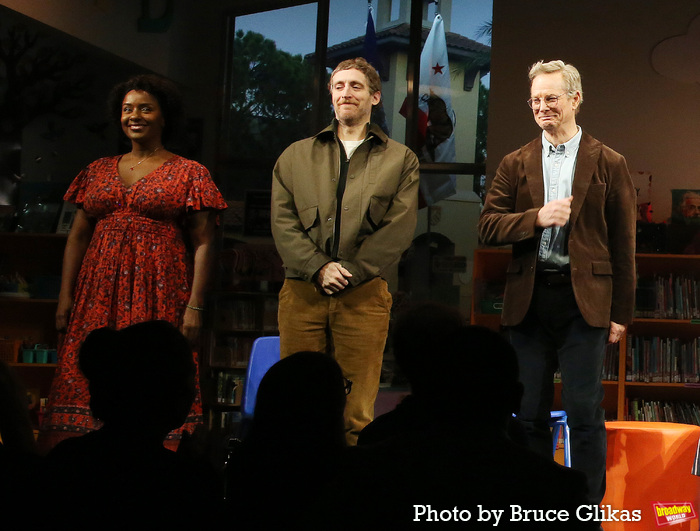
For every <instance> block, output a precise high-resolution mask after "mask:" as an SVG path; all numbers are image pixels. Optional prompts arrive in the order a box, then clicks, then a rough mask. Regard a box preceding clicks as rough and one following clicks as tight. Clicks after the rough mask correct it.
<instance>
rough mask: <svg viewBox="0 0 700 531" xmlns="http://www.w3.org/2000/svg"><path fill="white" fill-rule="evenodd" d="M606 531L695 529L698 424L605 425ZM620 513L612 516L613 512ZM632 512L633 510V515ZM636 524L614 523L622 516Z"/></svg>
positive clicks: (699, 481) (698, 524) (699, 490)
mask: <svg viewBox="0 0 700 531" xmlns="http://www.w3.org/2000/svg"><path fill="white" fill-rule="evenodd" d="M606 430H607V437H608V457H607V491H606V494H605V498H604V499H603V502H602V504H601V505H602V507H603V509H607V510H608V512H609V515H610V521H604V522H603V523H602V524H603V529H604V530H605V531H620V530H630V529H634V530H649V531H656V530H668V531H698V530H699V529H700V520H699V519H698V510H700V507H699V503H698V502H699V500H700V477H698V476H695V475H693V474H692V468H693V464H694V462H695V453H696V450H697V447H698V440H700V426H691V425H688V424H674V423H671V422H624V421H618V422H607V423H606ZM616 510H617V511H620V512H619V513H615V512H614V511H616ZM635 511H636V512H635ZM626 514H627V515H628V516H629V517H631V518H632V519H635V520H638V521H617V520H615V519H613V517H615V518H617V519H620V518H621V517H624V516H625V515H626Z"/></svg>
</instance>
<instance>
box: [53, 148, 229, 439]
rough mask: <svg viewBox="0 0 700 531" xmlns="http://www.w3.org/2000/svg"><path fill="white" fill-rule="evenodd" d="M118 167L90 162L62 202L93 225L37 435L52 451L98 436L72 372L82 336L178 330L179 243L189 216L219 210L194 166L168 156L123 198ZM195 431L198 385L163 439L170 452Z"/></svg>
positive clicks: (183, 272) (184, 260)
mask: <svg viewBox="0 0 700 531" xmlns="http://www.w3.org/2000/svg"><path fill="white" fill-rule="evenodd" d="M118 162H119V157H118V156H117V157H108V158H103V159H100V160H97V161H95V162H93V163H92V164H90V165H89V166H88V167H87V168H86V169H84V170H83V171H82V172H81V173H80V174H79V175H78V176H77V177H76V178H75V180H74V181H73V183H72V184H71V185H70V187H69V188H68V191H67V192H66V194H65V196H64V199H65V200H66V201H70V202H73V203H75V204H77V205H78V206H79V207H81V208H83V209H84V210H85V213H86V214H88V216H90V217H93V218H95V219H96V220H97V223H96V226H95V231H94V233H93V236H92V240H91V241H90V245H89V247H88V249H87V252H86V254H85V257H84V258H83V262H82V265H81V268H80V272H79V274H78V278H77V281H76V286H75V293H74V296H73V299H74V305H73V309H72V313H71V319H70V322H69V324H68V329H67V331H66V336H65V338H64V341H63V344H62V346H61V349H60V351H59V356H58V369H57V371H56V375H55V377H54V380H53V383H52V386H51V392H50V395H49V401H48V406H47V410H46V413H45V415H44V419H43V425H42V432H43V433H42V435H43V436H44V437H46V439H47V441H48V442H45V443H44V444H46V445H48V446H49V447H51V446H53V445H54V444H55V443H57V442H58V441H59V440H61V439H63V438H65V437H67V436H71V435H79V434H82V433H86V432H88V431H92V430H94V429H97V428H99V427H100V426H101V423H100V421H99V420H97V419H95V418H94V417H93V416H92V415H91V413H90V407H89V401H90V397H89V394H88V388H87V381H86V380H85V378H84V377H83V376H82V373H81V372H80V370H79V368H78V353H79V349H80V345H81V344H82V342H83V340H84V339H85V337H86V336H87V334H88V333H89V332H90V331H91V330H94V329H96V328H100V327H103V326H110V327H114V328H117V329H121V328H124V327H126V326H129V325H131V324H134V323H138V322H141V321H148V320H152V319H163V320H166V321H169V322H171V323H173V324H174V325H176V326H180V324H181V322H182V316H183V313H184V310H185V305H186V304H187V301H188V300H189V297H190V288H191V283H192V272H193V264H192V259H191V256H190V254H189V253H188V251H187V247H186V243H185V239H184V237H183V236H184V235H183V225H184V222H185V219H186V216H187V214H188V213H191V212H194V211H198V210H203V209H215V210H223V209H225V208H226V202H225V201H224V199H223V197H222V196H221V193H220V192H219V190H218V189H217V187H216V185H215V184H214V182H213V180H212V178H211V176H210V175H209V172H208V171H207V169H206V168H205V167H204V166H202V165H201V164H199V163H197V162H194V161H191V160H188V159H185V158H182V157H180V156H174V157H173V158H171V159H170V160H168V161H166V162H165V163H164V164H163V165H162V166H160V167H159V168H158V169H156V170H154V171H153V172H151V173H150V174H148V175H146V176H145V177H143V178H142V179H141V180H139V181H137V182H136V183H134V184H133V185H131V186H130V187H129V188H127V187H125V186H124V184H123V182H122V180H121V179H120V177H119V173H118V171H117V164H118ZM195 363H197V354H196V353H195ZM197 365H198V364H197ZM134 369H135V370H138V367H135V368H134ZM124 384H125V385H128V382H125V383H124ZM135 414H136V412H135ZM201 422H202V402H201V393H200V388H199V378H197V396H196V399H195V401H194V404H193V406H192V410H191V411H190V414H189V416H188V418H187V421H186V422H185V424H184V425H183V426H182V427H181V428H180V429H178V430H176V431H174V432H172V433H170V434H169V435H168V439H171V440H173V442H174V443H175V444H176V442H175V441H177V440H178V439H180V438H181V434H182V431H183V430H187V431H189V432H190V433H192V431H193V429H194V427H195V425H196V424H198V423H201Z"/></svg>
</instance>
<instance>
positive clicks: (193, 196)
mask: <svg viewBox="0 0 700 531" xmlns="http://www.w3.org/2000/svg"><path fill="white" fill-rule="evenodd" d="M189 162H190V164H189V166H190V167H189V174H190V175H189V188H188V191H187V211H188V212H192V211H197V210H207V209H211V210H225V209H226V208H227V205H226V201H225V200H224V197H223V196H222V195H221V192H220V191H219V189H218V188H217V186H216V184H215V183H214V180H213V179H212V177H211V174H210V173H209V170H207V169H206V168H205V167H204V166H202V165H201V164H199V163H197V162H194V161H189Z"/></svg>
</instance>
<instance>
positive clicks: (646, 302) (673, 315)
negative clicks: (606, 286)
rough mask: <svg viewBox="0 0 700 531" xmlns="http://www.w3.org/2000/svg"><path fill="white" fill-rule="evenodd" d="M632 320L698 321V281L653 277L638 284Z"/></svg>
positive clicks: (683, 276)
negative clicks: (635, 318) (634, 318)
mask: <svg viewBox="0 0 700 531" xmlns="http://www.w3.org/2000/svg"><path fill="white" fill-rule="evenodd" d="M635 317H637V318H647V319H698V318H700V279H698V278H696V276H695V275H689V274H674V273H669V274H666V275H654V276H653V277H644V278H639V279H638V280H637V290H636V294H635Z"/></svg>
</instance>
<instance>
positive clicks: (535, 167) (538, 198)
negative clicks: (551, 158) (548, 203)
mask: <svg viewBox="0 0 700 531" xmlns="http://www.w3.org/2000/svg"><path fill="white" fill-rule="evenodd" d="M522 153H523V168H524V170H525V179H526V180H527V186H528V188H529V190H530V197H531V198H532V206H533V207H542V206H544V175H543V173H542V136H538V137H537V138H536V139H535V140H533V141H532V142H530V143H529V144H527V145H526V146H523V148H522Z"/></svg>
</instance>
